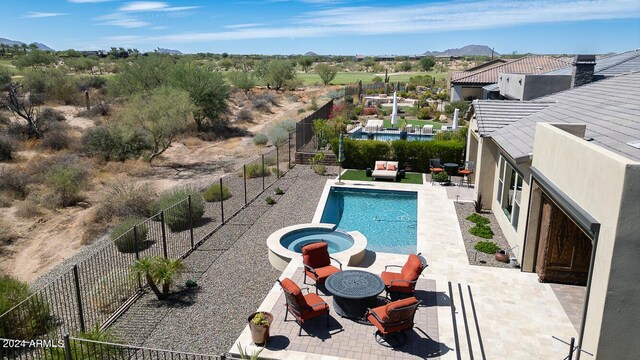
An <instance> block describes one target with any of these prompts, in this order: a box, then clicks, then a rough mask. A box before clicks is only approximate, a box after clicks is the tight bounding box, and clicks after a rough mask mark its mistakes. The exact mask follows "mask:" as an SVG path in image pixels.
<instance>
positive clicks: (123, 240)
mask: <svg viewBox="0 0 640 360" xmlns="http://www.w3.org/2000/svg"><path fill="white" fill-rule="evenodd" d="M143 221H144V219H142V218H136V217H132V218H128V219H126V220H124V221H123V222H121V223H119V224H118V225H116V226H115V227H114V228H113V231H111V240H113V242H114V244H115V245H116V248H118V251H120V252H122V253H133V252H136V251H139V250H142V249H143V244H144V242H145V241H146V240H147V233H148V232H149V228H148V226H147V224H146V223H143ZM134 226H135V227H136V231H135V233H134V231H133V227H134Z"/></svg>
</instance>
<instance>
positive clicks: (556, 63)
mask: <svg viewBox="0 0 640 360" xmlns="http://www.w3.org/2000/svg"><path fill="white" fill-rule="evenodd" d="M568 65H569V63H567V62H566V61H563V60H562V59H557V58H554V57H550V56H525V57H522V58H520V59H515V60H510V61H508V62H506V63H502V64H500V63H497V62H495V63H493V64H490V65H487V66H486V67H485V66H483V67H480V68H479V69H476V70H471V71H461V72H455V73H452V74H451V76H450V80H449V84H450V89H451V91H450V93H451V101H459V100H473V99H481V98H483V87H485V86H487V85H492V84H496V83H498V80H499V74H500V73H514V74H543V73H547V72H549V71H552V70H557V69H561V68H564V67H566V66H568Z"/></svg>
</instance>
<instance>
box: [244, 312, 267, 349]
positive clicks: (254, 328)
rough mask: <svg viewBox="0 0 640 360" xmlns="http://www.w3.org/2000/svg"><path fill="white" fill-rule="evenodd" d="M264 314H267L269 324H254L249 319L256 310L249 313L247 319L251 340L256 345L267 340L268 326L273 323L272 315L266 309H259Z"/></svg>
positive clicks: (262, 343) (263, 343) (254, 314)
mask: <svg viewBox="0 0 640 360" xmlns="http://www.w3.org/2000/svg"><path fill="white" fill-rule="evenodd" d="M261 312H262V313H264V314H265V315H267V319H269V325H256V324H254V323H253V322H252V321H251V320H252V319H253V317H254V316H256V314H257V312H254V313H253V314H251V315H249V318H248V319H247V320H248V321H249V329H251V340H253V343H254V344H256V345H260V346H262V345H265V344H266V343H267V342H268V341H269V326H271V324H272V323H273V315H272V314H271V313H269V312H266V311H261Z"/></svg>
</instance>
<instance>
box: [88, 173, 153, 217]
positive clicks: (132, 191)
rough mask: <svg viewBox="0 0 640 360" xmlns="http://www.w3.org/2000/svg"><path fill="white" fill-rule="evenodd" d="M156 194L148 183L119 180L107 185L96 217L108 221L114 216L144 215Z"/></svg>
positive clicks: (146, 214) (147, 212)
mask: <svg viewBox="0 0 640 360" xmlns="http://www.w3.org/2000/svg"><path fill="white" fill-rule="evenodd" d="M155 198H156V194H155V192H154V191H153V189H152V188H151V187H150V186H149V185H148V184H143V183H140V182H132V181H119V182H115V183H113V184H111V185H109V186H108V187H107V188H106V189H105V194H104V196H103V198H102V200H101V202H100V206H99V207H98V212H97V214H96V218H97V219H98V220H105V221H109V220H111V219H114V218H127V217H146V216H149V215H151V214H149V207H150V206H151V204H152V203H153V201H154V199H155Z"/></svg>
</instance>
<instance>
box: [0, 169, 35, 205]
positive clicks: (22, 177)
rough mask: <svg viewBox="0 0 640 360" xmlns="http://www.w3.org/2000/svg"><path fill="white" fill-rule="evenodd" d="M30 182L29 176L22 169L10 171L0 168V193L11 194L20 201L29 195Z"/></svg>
mask: <svg viewBox="0 0 640 360" xmlns="http://www.w3.org/2000/svg"><path fill="white" fill-rule="evenodd" d="M31 180H32V179H31V176H29V174H27V173H26V172H25V171H24V170H23V169H15V170H13V171H12V170H10V169H9V168H8V167H5V166H3V167H2V168H0V191H2V192H6V193H11V194H12V195H14V196H16V197H18V198H20V199H24V198H25V197H26V196H27V194H28V193H29V189H28V186H29V185H30V184H31Z"/></svg>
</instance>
